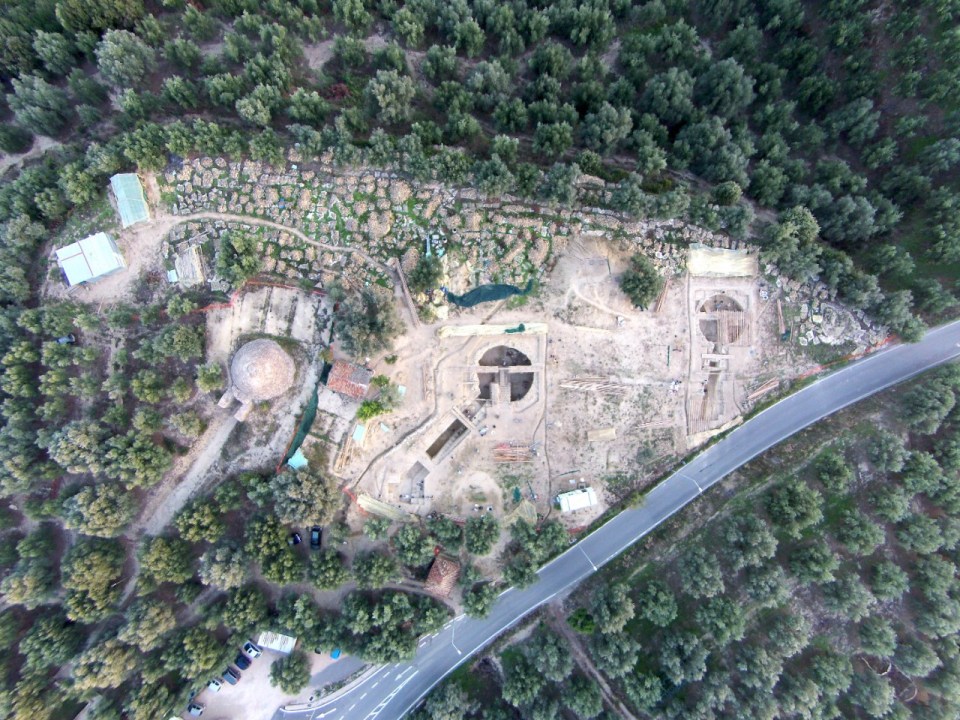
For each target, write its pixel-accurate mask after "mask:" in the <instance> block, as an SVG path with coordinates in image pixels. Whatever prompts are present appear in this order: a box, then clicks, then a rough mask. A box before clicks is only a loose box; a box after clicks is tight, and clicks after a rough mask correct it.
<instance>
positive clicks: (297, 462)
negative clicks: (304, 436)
mask: <svg viewBox="0 0 960 720" xmlns="http://www.w3.org/2000/svg"><path fill="white" fill-rule="evenodd" d="M287 465H289V466H290V467H292V468H293V469H294V470H300V469H302V468H305V467H306V466H307V458H306V456H305V455H304V454H303V450H302V449H301V448H297V451H296V452H295V453H294V454H293V456H292V457H291V458H290V459H289V460H287Z"/></svg>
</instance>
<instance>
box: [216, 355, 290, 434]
mask: <svg viewBox="0 0 960 720" xmlns="http://www.w3.org/2000/svg"><path fill="white" fill-rule="evenodd" d="M295 375H296V365H295V364H294V362H293V358H291V357H290V355H288V354H287V352H286V351H285V350H284V349H283V348H282V347H280V345H279V344H278V343H277V342H275V341H274V340H267V339H265V338H261V339H259V340H253V341H251V342H248V343H247V344H246V345H244V346H242V347H241V348H240V349H239V350H237V352H236V354H235V355H234V356H233V361H232V362H231V363H230V387H229V388H228V389H227V391H226V392H225V393H224V394H223V397H221V398H220V401H219V402H218V403H217V404H218V405H219V406H220V407H222V408H227V407H229V406H230V404H231V403H232V402H233V401H234V400H236V401H237V402H239V403H240V408H239V409H238V410H237V412H236V414H235V416H236V418H237V420H240V421H243V420H245V419H246V417H247V415H249V414H250V411H251V410H252V409H253V405H254V403H258V402H263V401H266V400H272V399H274V398H276V397H279V396H280V395H283V393H285V392H286V391H287V390H288V389H289V388H290V386H291V385H293V380H294V376H295Z"/></svg>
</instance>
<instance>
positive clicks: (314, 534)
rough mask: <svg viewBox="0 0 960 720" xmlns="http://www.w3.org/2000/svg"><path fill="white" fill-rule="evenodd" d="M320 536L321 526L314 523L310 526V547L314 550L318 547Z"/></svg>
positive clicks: (321, 532)
mask: <svg viewBox="0 0 960 720" xmlns="http://www.w3.org/2000/svg"><path fill="white" fill-rule="evenodd" d="M322 536H323V528H322V527H320V526H318V525H314V526H313V527H312V528H310V547H312V548H313V549H314V550H316V549H318V548H319V547H320V538H321V537H322Z"/></svg>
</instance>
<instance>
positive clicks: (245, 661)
mask: <svg viewBox="0 0 960 720" xmlns="http://www.w3.org/2000/svg"><path fill="white" fill-rule="evenodd" d="M233 664H234V665H236V666H237V667H238V668H240V669H241V670H246V669H247V668H248V667H250V658H248V657H247V656H246V655H244V654H243V653H240V654H239V655H237V656H236V657H235V658H234V659H233Z"/></svg>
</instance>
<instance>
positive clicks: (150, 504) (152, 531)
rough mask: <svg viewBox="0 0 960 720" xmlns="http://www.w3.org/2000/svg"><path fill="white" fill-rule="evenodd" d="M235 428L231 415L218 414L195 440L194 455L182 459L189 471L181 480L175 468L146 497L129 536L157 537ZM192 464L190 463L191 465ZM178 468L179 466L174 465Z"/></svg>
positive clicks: (198, 481)
mask: <svg viewBox="0 0 960 720" xmlns="http://www.w3.org/2000/svg"><path fill="white" fill-rule="evenodd" d="M236 425H237V420H236V418H234V417H233V415H218V416H215V419H214V420H213V422H212V423H211V425H210V427H208V428H207V430H206V432H204V434H203V435H201V436H200V439H199V440H198V441H197V445H196V446H195V447H196V448H199V450H197V453H196V455H195V456H193V457H192V458H191V456H192V455H193V453H190V454H188V455H187V456H186V457H185V458H184V459H183V460H184V463H183V464H184V465H189V467H190V469H189V470H188V471H187V473H186V474H185V475H183V476H182V478H183V479H182V480H179V481H178V480H177V479H178V478H180V477H181V472H182V471H180V470H179V468H177V467H175V468H174V470H173V471H171V474H170V476H169V478H170V479H169V480H168V481H166V482H164V483H163V484H162V485H160V486H159V487H158V488H156V490H155V491H154V492H153V493H151V494H150V496H149V497H148V499H147V503H146V505H145V506H144V508H143V512H142V513H140V517H139V519H138V520H137V522H136V524H135V525H134V526H133V527H131V528H130V533H129V534H130V535H135V534H140V533H145V534H147V535H159V534H160V533H161V532H163V529H164V528H165V527H166V526H167V525H168V524H169V523H170V521H171V520H173V518H174V516H175V515H176V514H177V513H178V512H180V510H181V509H182V508H183V507H184V505H186V504H187V502H188V501H189V500H190V498H191V496H193V494H194V493H195V492H196V491H197V490H199V489H200V487H201V485H203V481H204V480H205V479H206V478H207V475H208V473H209V470H210V468H211V467H212V466H213V465H214V463H216V462H217V460H219V459H220V452H221V450H222V449H223V445H224V443H225V442H226V441H227V438H228V437H229V436H230V433H231V432H233V429H234V428H235V427H236ZM191 461H192V464H191ZM178 465H179V463H178Z"/></svg>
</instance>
